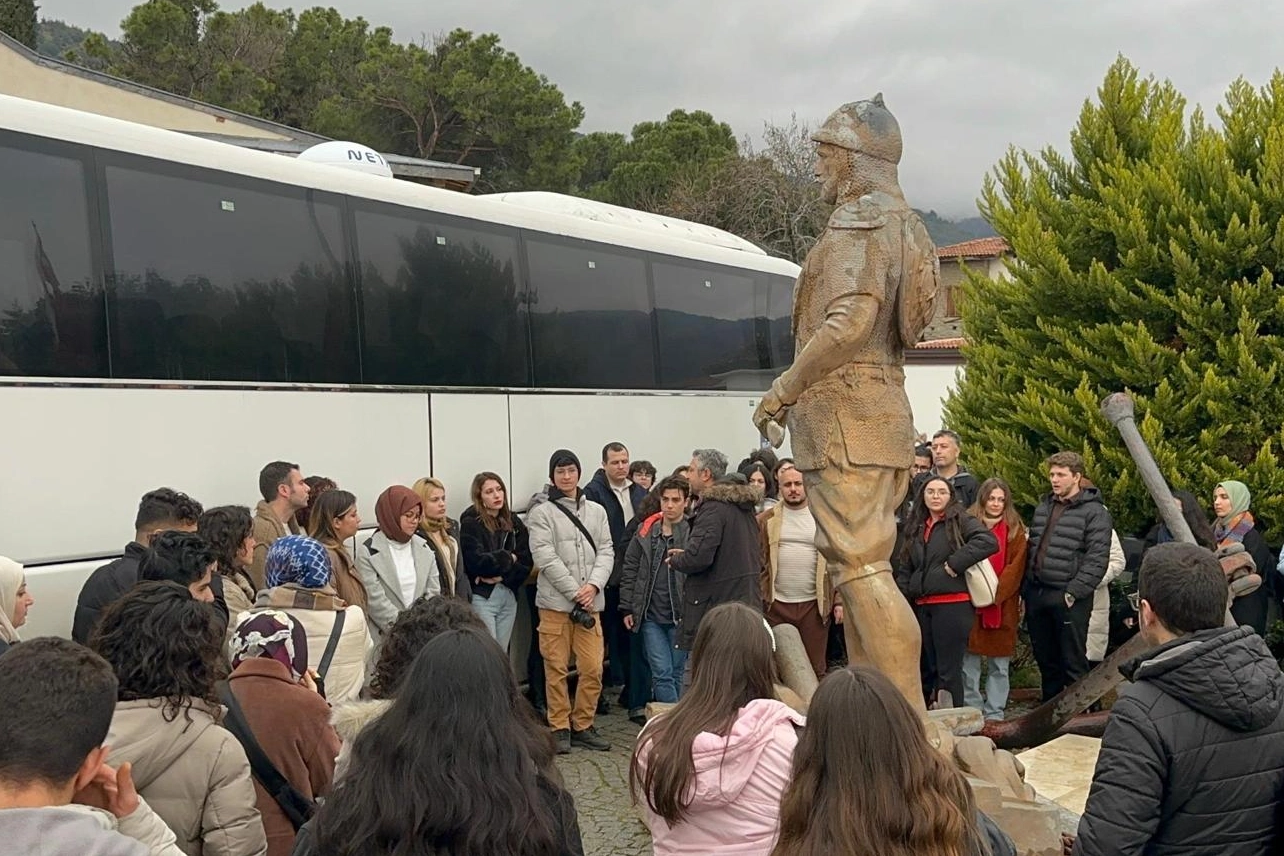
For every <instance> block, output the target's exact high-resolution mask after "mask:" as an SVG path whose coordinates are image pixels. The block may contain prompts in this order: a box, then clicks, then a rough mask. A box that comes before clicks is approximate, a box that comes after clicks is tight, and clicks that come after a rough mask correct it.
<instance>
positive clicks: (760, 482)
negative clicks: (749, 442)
mask: <svg viewBox="0 0 1284 856" xmlns="http://www.w3.org/2000/svg"><path fill="white" fill-rule="evenodd" d="M740 474H741V475H743V476H744V477H745V478H747V479H748V480H749V485H750V487H752V488H754V489H755V490H756V491H758V495H759V499H758V504H757V505H756V506H754V513H755V514H762V513H763V512H764V511H766V510H767V509H768V508H772V507H774V506H775V504H776V479H775V476H773V475H772V474H771V470H769V469H767V467H766V465H765V464H763V463H762V462H760V461H754V462H753V463H750V464H747V465H746V466H745V467H744V468H743V469H741V470H740Z"/></svg>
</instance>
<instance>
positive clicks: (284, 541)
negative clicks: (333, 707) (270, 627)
mask: <svg viewBox="0 0 1284 856" xmlns="http://www.w3.org/2000/svg"><path fill="white" fill-rule="evenodd" d="M264 572H265V575H266V579H267V586H268V587H267V588H266V589H264V590H263V591H261V592H259V597H258V601H257V606H260V607H268V608H270V609H279V610H282V611H283V612H287V613H289V614H290V617H292V618H293V619H294V620H295V621H297V622H298V623H299V624H301V625H303V629H304V630H305V631H307V635H308V668H310V669H313V670H315V671H316V672H317V673H318V675H319V677H320V679H321V686H322V688H323V689H324V690H325V696H326V698H328V699H329V700H330V701H334V702H340V701H350V700H352V699H355V698H357V697H358V696H359V695H360V694H361V687H362V685H363V684H364V683H365V678H366V653H367V652H368V651H369V649H370V644H371V643H370V632H369V630H368V629H367V627H366V614H365V611H364V610H363V609H362V608H361V607H359V606H354V605H352V604H349V603H347V602H345V601H343V600H342V599H340V597H339V594H338V592H337V591H336V590H335V587H334V580H333V574H332V572H331V569H330V557H329V555H327V554H326V550H325V547H324V546H322V544H321V542H320V541H317V540H316V539H314V538H309V537H307V536H306V535H286V536H285V537H284V538H278V539H277V540H276V541H274V542H272V546H271V547H270V548H268V554H267V561H266V563H265V564H264ZM340 616H343V617H342V619H340ZM327 650H329V651H331V652H332V653H331V654H330V661H329V662H328V663H326V662H325V659H326V651H327Z"/></svg>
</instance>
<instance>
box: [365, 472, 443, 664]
mask: <svg viewBox="0 0 1284 856" xmlns="http://www.w3.org/2000/svg"><path fill="white" fill-rule="evenodd" d="M423 514H424V506H423V500H421V499H420V498H419V495H418V494H416V493H415V492H414V491H413V490H411V489H410V488H408V487H406V486H404V485H393V486H392V487H390V488H388V489H387V490H385V491H384V492H383V493H381V494H379V499H378V500H377V501H376V502H375V520H376V521H377V522H378V524H379V531H378V532H376V533H375V534H374V535H372V536H370V537H369V538H367V539H366V540H365V541H364V542H362V544H361V546H359V547H358V548H357V573H359V574H361V582H362V583H363V584H365V587H366V595H367V597H368V599H369V600H368V607H367V608H368V610H369V619H370V635H371V637H372V638H373V639H374V640H375V643H376V644H378V642H379V640H380V639H381V638H382V637H383V634H385V633H387V632H388V628H389V627H391V626H392V622H394V621H396V620H397V616H398V615H400V614H401V612H402V610H404V609H406V608H407V607H409V606H410V604H412V603H414V602H415V601H416V600H418V599H419V598H421V597H436V596H437V595H439V594H441V582H440V581H439V579H438V573H437V559H436V557H435V556H434V555H433V551H432V547H430V546H429V545H428V542H427V541H425V540H424V537H423V535H421V534H419V524H420V521H421V520H422V519H423Z"/></svg>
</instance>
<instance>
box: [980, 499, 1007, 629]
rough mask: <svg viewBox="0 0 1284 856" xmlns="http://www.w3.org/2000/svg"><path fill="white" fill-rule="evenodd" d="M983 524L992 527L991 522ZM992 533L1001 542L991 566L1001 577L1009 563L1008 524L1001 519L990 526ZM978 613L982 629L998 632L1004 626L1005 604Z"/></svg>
mask: <svg viewBox="0 0 1284 856" xmlns="http://www.w3.org/2000/svg"><path fill="white" fill-rule="evenodd" d="M982 522H984V523H985V525H987V526H990V521H988V520H984V521H982ZM990 531H991V532H993V533H994V537H995V538H997V539H998V541H999V549H997V550H995V551H994V552H993V553H991V554H990V557H989V558H990V564H991V565H993V566H994V575H995V576H996V577H1001V576H1003V569H1004V567H1006V566H1007V563H1008V522H1007V521H1006V520H1004V519H1003V518H1002V517H1000V518H999V522H998V523H995V524H994V525H993V526H990ZM976 613H977V615H979V616H981V627H982V628H983V629H985V630H998V629H999V628H1000V627H1002V626H1003V604H1001V603H992V604H990V605H989V606H983V607H981V608H980V609H978V610H977V611H976Z"/></svg>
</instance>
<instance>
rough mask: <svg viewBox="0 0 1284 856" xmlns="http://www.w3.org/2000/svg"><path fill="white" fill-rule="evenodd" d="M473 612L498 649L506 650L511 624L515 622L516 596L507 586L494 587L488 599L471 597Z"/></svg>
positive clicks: (511, 631) (477, 595)
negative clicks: (496, 643) (497, 645)
mask: <svg viewBox="0 0 1284 856" xmlns="http://www.w3.org/2000/svg"><path fill="white" fill-rule="evenodd" d="M473 611H474V612H476V613H477V615H478V616H479V617H480V618H481V620H482V624H485V625H486V631H487V632H488V633H490V635H491V636H493V637H494V638H495V641H496V642H498V643H499V647H501V648H503V649H504V650H505V651H507V650H508V640H509V639H511V638H512V636H513V622H514V621H516V620H517V596H516V595H515V594H513V590H512V589H510V588H509V587H508V586H503V585H499V586H495V590H494V591H492V592H491V593H490V597H482V596H481V595H479V594H475V595H473Z"/></svg>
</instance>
